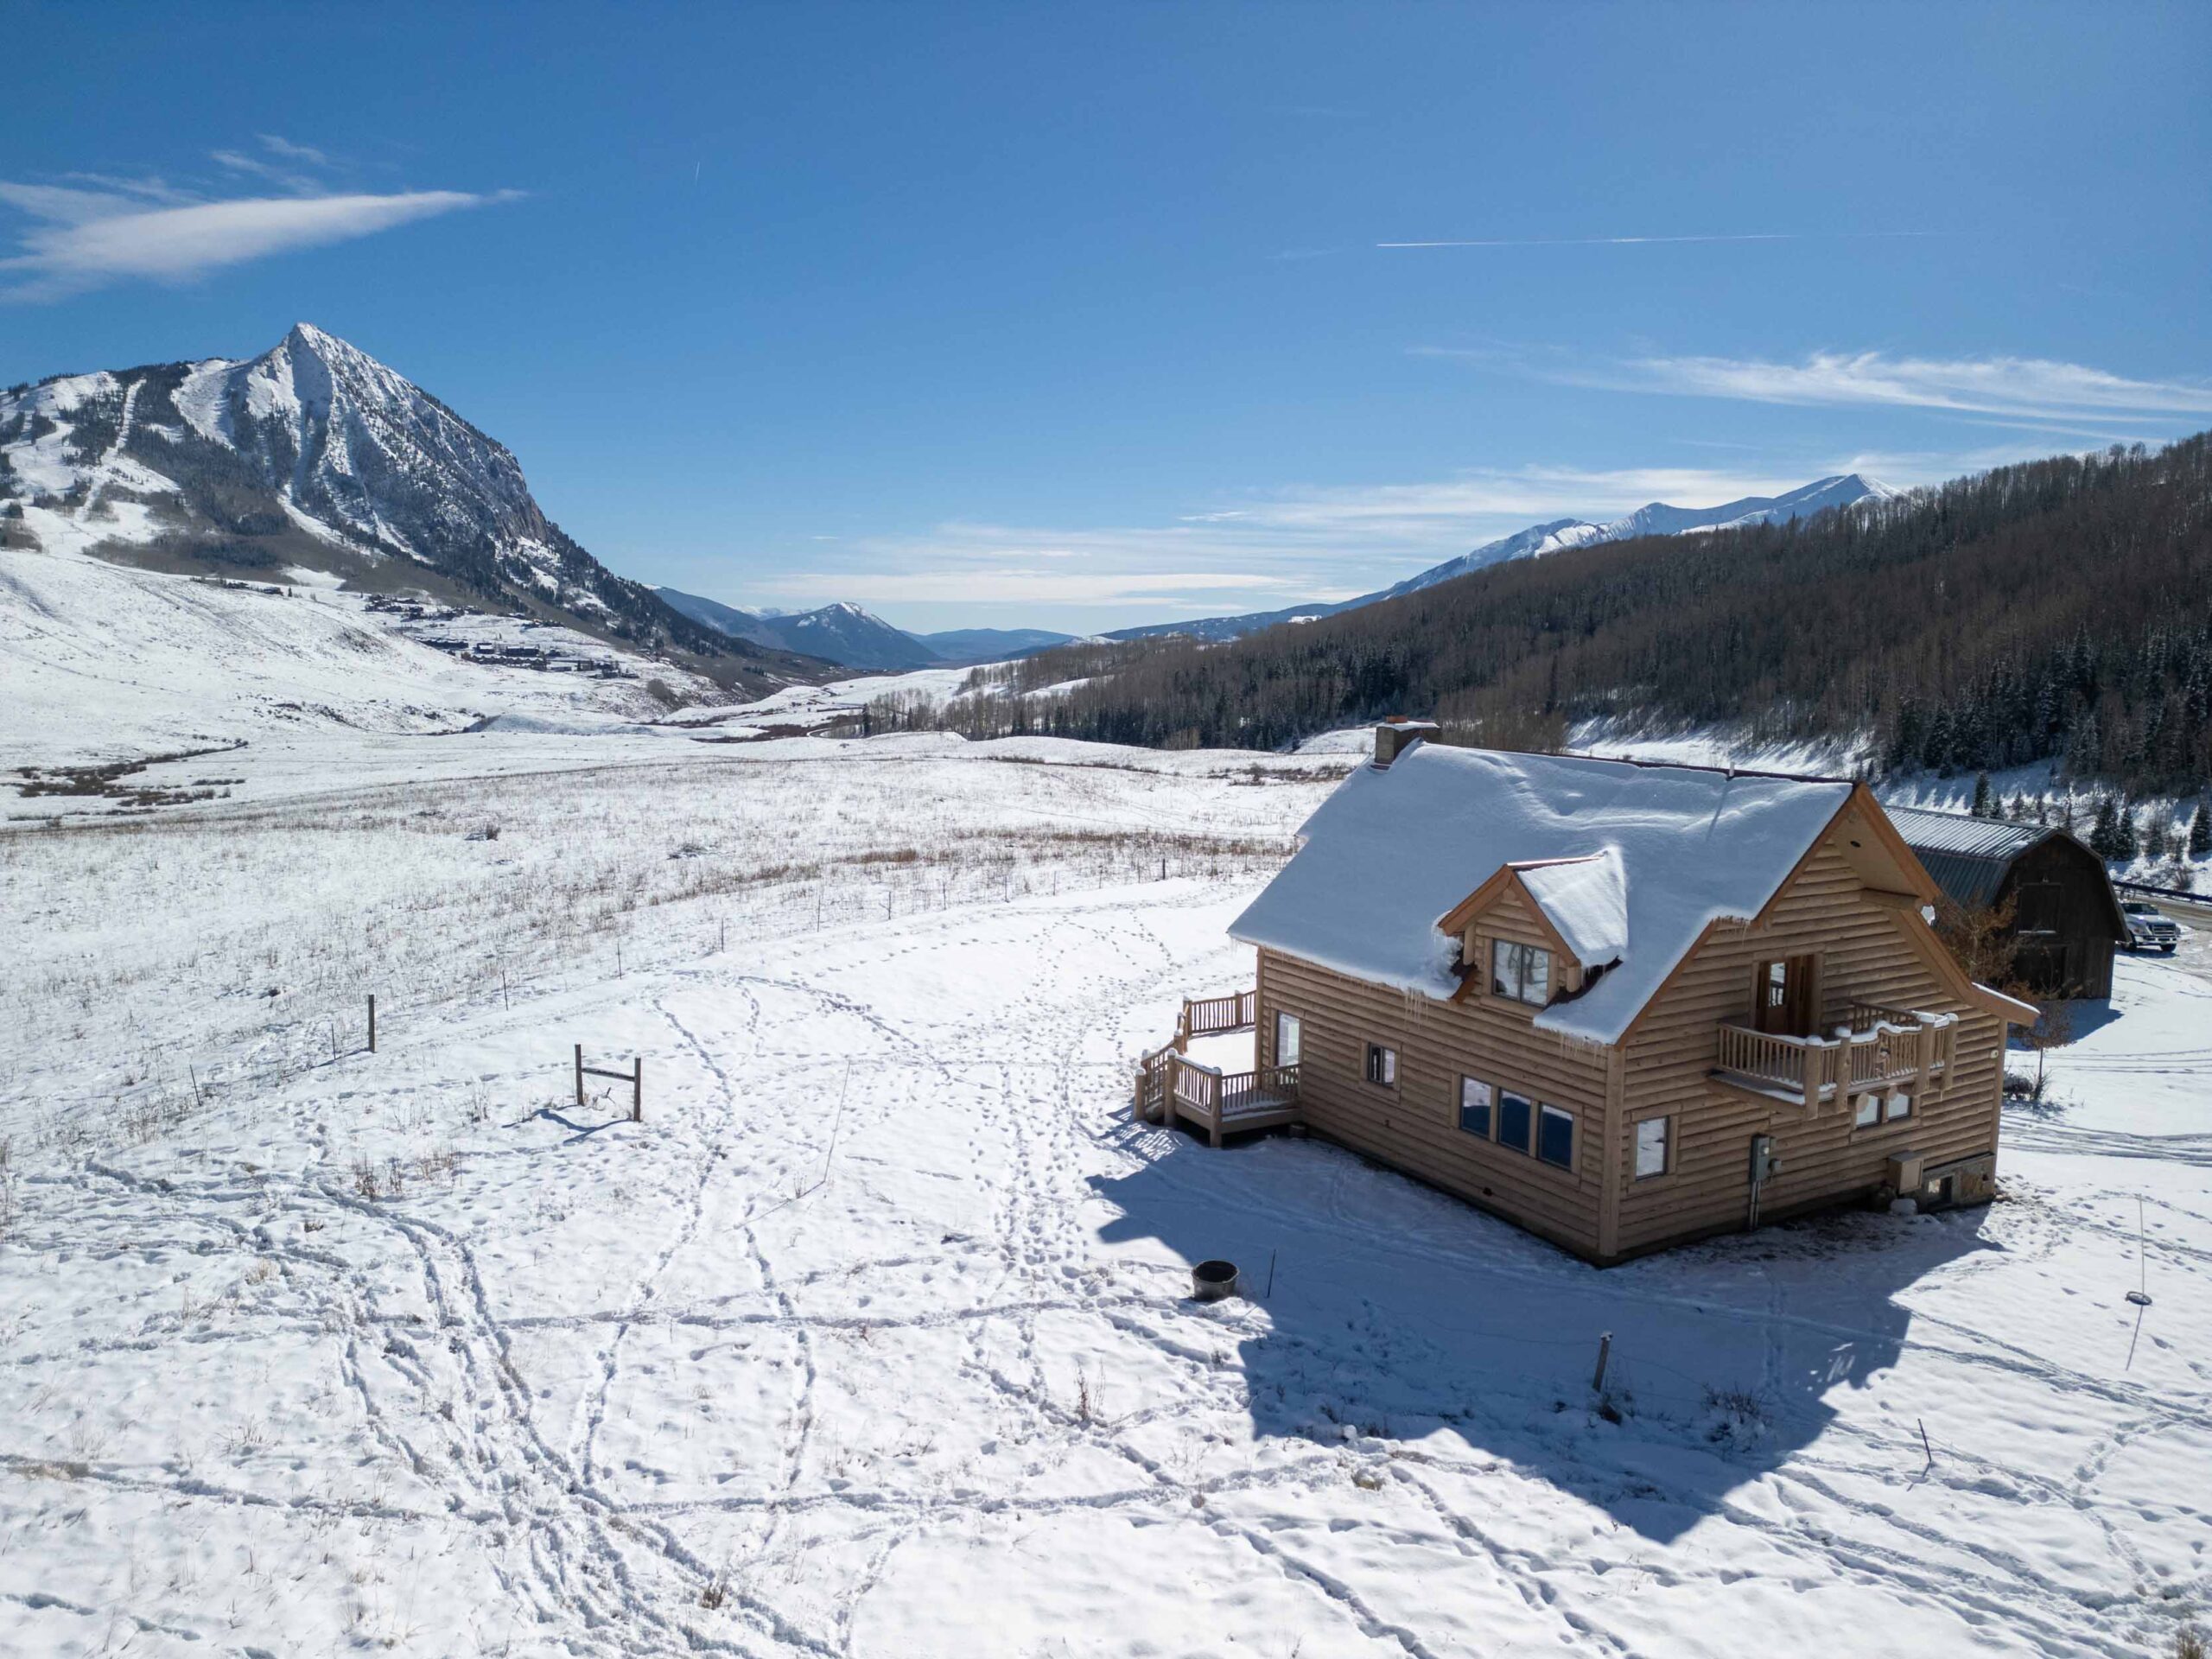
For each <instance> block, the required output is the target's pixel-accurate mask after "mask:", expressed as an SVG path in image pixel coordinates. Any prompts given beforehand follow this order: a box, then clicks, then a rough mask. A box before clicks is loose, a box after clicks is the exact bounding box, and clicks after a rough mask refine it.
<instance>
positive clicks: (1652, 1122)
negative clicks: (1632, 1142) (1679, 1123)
mask: <svg viewBox="0 0 2212 1659" xmlns="http://www.w3.org/2000/svg"><path fill="white" fill-rule="evenodd" d="M1674 1129H1675V1120H1674V1119H1673V1118H1671V1117H1647V1118H1645V1119H1643V1121H1642V1122H1639V1123H1638V1124H1637V1126H1636V1179H1637V1180H1639V1181H1648V1180H1649V1179H1651V1178H1652V1177H1653V1176H1654V1175H1664V1174H1665V1173H1667V1148H1668V1142H1669V1141H1671V1140H1672V1139H1673V1138H1674Z"/></svg>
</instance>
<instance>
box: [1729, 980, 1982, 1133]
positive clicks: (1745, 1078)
mask: <svg viewBox="0 0 2212 1659" xmlns="http://www.w3.org/2000/svg"><path fill="white" fill-rule="evenodd" d="M1958 1028H1959V1022H1958V1020H1957V1017H1956V1016H1955V1015H1952V1014H1916V1013H1910V1012H1906V1011H1904V1010H1900V1009H1897V1008H1883V1007H1874V1006H1873V1005H1872V1004H1870V1003H1863V1002H1854V1003H1853V1004H1852V1005H1851V1011H1850V1015H1849V1023H1848V1024H1847V1025H1845V1026H1841V1027H1838V1028H1837V1029H1836V1031H1835V1033H1834V1035H1833V1036H1828V1037H1784V1036H1781V1035H1778V1034H1777V1033H1773V1032H1767V1031H1753V1030H1751V1028H1750V1027H1745V1026H1737V1025H1724V1026H1722V1027H1720V1033H1719V1048H1718V1052H1717V1054H1716V1056H1715V1059H1714V1065H1713V1073H1712V1075H1713V1078H1714V1079H1715V1080H1716V1081H1717V1082H1720V1083H1726V1084H1733V1085H1734V1086H1736V1087H1738V1088H1745V1089H1750V1090H1752V1091H1754V1092H1755V1093H1758V1094H1763V1095H1769V1096H1779V1097H1781V1098H1783V1099H1789V1100H1795V1101H1796V1102H1798V1103H1800V1104H1802V1105H1803V1106H1804V1108H1805V1109H1806V1110H1808V1112H1817V1111H1819V1110H1820V1109H1821V1107H1822V1106H1823V1105H1824V1104H1825V1105H1829V1106H1837V1107H1847V1105H1848V1103H1849V1102H1850V1100H1851V1097H1852V1096H1854V1095H1863V1094H1868V1093H1872V1092H1885V1091H1887V1090H1904V1092H1905V1093H1906V1094H1909V1095H1910V1096H1912V1097H1913V1099H1914V1100H1915V1101H1919V1100H1922V1099H1924V1098H1929V1097H1931V1096H1932V1095H1933V1094H1936V1093H1940V1092H1941V1090H1942V1086H1943V1083H1944V1081H1945V1078H1946V1077H1947V1075H1948V1072H1949V1071H1951V1070H1952V1068H1953V1065H1954V1064H1955V1060H1956V1058H1957V1054H1956V1047H1957V1043H1958Z"/></svg>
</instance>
